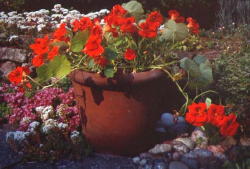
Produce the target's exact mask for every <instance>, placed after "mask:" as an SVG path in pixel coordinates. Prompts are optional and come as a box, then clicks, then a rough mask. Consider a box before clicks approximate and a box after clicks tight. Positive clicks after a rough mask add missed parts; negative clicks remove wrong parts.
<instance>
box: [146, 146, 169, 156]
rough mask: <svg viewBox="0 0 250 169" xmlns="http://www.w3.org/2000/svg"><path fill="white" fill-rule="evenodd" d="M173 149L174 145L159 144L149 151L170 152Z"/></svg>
mask: <svg viewBox="0 0 250 169" xmlns="http://www.w3.org/2000/svg"><path fill="white" fill-rule="evenodd" d="M171 150H172V146H171V145H170V144H157V145H155V146H154V147H153V148H152V149H150V150H149V151H148V152H149V153H152V154H161V153H165V152H169V151H171Z"/></svg>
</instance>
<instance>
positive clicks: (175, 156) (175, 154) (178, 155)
mask: <svg viewBox="0 0 250 169" xmlns="http://www.w3.org/2000/svg"><path fill="white" fill-rule="evenodd" d="M181 156H182V154H181V153H180V152H174V153H173V155H172V159H173V160H179V159H180V158H181Z"/></svg>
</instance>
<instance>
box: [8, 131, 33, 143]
mask: <svg viewBox="0 0 250 169" xmlns="http://www.w3.org/2000/svg"><path fill="white" fill-rule="evenodd" d="M29 135H30V133H29V132H23V131H15V132H8V133H7V134H6V142H7V143H9V144H12V143H22V142H23V141H24V140H26V138H27V136H29Z"/></svg>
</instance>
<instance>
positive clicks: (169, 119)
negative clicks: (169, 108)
mask: <svg viewBox="0 0 250 169" xmlns="http://www.w3.org/2000/svg"><path fill="white" fill-rule="evenodd" d="M161 122H162V124H163V126H164V127H170V126H172V125H174V124H175V123H174V116H173V115H172V114H171V113H163V114H162V115H161Z"/></svg>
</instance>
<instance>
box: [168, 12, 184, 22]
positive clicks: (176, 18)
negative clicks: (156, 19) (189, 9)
mask: <svg viewBox="0 0 250 169" xmlns="http://www.w3.org/2000/svg"><path fill="white" fill-rule="evenodd" d="M168 15H169V17H170V18H169V19H171V20H174V21H175V22H177V23H182V22H185V18H184V17H183V16H180V13H179V12H178V11H176V10H169V11H168Z"/></svg>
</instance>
